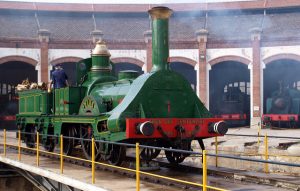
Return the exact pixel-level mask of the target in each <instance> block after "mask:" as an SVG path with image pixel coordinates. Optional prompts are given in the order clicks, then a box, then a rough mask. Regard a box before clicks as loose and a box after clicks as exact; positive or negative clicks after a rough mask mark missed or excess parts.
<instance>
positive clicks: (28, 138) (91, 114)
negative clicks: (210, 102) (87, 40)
mask: <svg viewBox="0 0 300 191" xmlns="http://www.w3.org/2000/svg"><path fill="white" fill-rule="evenodd" d="M149 14H150V15H151V18H152V63H153V67H152V71H151V72H150V73H146V74H143V75H140V76H138V73H137V72H135V71H121V72H120V73H119V74H118V77H115V76H114V75H112V72H111V70H112V63H111V61H110V53H109V50H108V49H107V47H106V44H105V43H104V42H103V41H101V42H97V44H96V47H95V49H94V50H93V52H92V55H91V58H87V59H84V60H82V61H80V62H78V63H77V71H76V72H77V86H75V87H66V88H60V89H55V90H54V91H52V92H51V93H48V92H47V91H42V90H27V91H22V92H19V99H20V102H19V109H20V110H19V114H18V115H17V126H18V128H19V129H20V130H21V131H22V132H26V133H32V134H25V135H23V136H22V140H23V141H24V142H25V143H26V144H27V146H29V147H33V146H34V145H33V144H31V143H32V142H34V135H33V134H34V133H35V132H36V131H38V132H40V133H41V134H42V135H41V139H40V140H42V143H43V145H44V147H45V149H47V150H48V151H52V150H53V149H54V147H55V145H56V144H58V142H59V139H58V138H57V137H58V136H59V135H61V134H62V135H64V136H67V137H77V138H81V139H79V140H73V139H67V138H65V139H64V141H63V147H64V153H65V154H68V155H70V154H71V153H72V150H73V148H74V147H81V148H82V150H83V153H84V154H85V156H86V158H91V144H92V143H91V141H89V139H91V138H92V137H93V138H95V140H105V141H113V142H123V143H135V142H139V143H140V144H144V145H151V146H157V147H167V148H176V149H184V150H191V141H192V140H198V141H199V143H200V146H201V148H202V149H204V145H203V141H202V140H203V139H204V138H208V137H213V136H220V135H224V134H225V133H226V132H227V126H226V124H225V123H224V122H223V121H222V120H221V119H219V118H212V117H211V114H210V113H209V111H208V110H207V109H206V108H205V106H204V105H203V103H202V102H201V101H200V100H199V98H198V97H197V95H196V94H195V93H194V91H193V89H192V88H191V86H190V84H189V83H188V81H187V80H186V79H184V78H183V77H182V76H181V75H180V74H178V73H176V72H173V71H171V70H170V68H169V65H168V57H169V43H168V41H169V39H168V31H169V30H168V19H169V17H170V16H171V14H172V11H171V10H170V9H169V8H166V7H155V8H152V9H151V10H149ZM47 135H53V136H47ZM95 149H96V159H99V158H100V157H101V158H102V159H104V160H108V161H109V162H110V163H112V164H120V163H121V162H122V160H123V159H124V156H125V155H126V148H125V147H124V146H118V145H113V146H112V145H111V144H108V143H99V142H96V143H95ZM159 152H160V151H159V150H157V149H149V148H144V149H143V150H142V151H141V158H142V159H145V160H152V159H153V158H156V157H157V156H158V154H159ZM165 154H166V157H167V159H168V160H169V162H171V163H180V162H182V161H183V160H184V159H185V158H186V157H187V155H186V154H180V153H177V152H171V151H166V152H165Z"/></svg>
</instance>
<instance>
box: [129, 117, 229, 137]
mask: <svg viewBox="0 0 300 191" xmlns="http://www.w3.org/2000/svg"><path fill="white" fill-rule="evenodd" d="M223 124H224V121H222V119H220V118H143V119H141V118H127V119H126V138H128V139H132V138H133V139H140V138H167V139H172V138H177V137H178V132H179V131H180V132H183V131H184V133H183V134H184V136H185V138H188V139H197V138H206V137H214V136H220V135H224V134H225V133H226V132H227V126H225V125H223ZM178 128H180V129H178ZM220 128H222V130H220ZM149 132H150V133H149Z"/></svg>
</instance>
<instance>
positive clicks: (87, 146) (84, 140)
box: [80, 126, 101, 160]
mask: <svg viewBox="0 0 300 191" xmlns="http://www.w3.org/2000/svg"><path fill="white" fill-rule="evenodd" d="M80 138H81V139H80V143H81V148H82V151H83V153H84V156H85V157H86V158H87V159H89V160H90V159H92V140H91V139H92V138H93V129H92V127H91V126H80ZM94 145H95V160H98V159H99V158H100V156H101V155H100V153H101V152H100V151H101V149H100V143H98V142H95V143H94Z"/></svg>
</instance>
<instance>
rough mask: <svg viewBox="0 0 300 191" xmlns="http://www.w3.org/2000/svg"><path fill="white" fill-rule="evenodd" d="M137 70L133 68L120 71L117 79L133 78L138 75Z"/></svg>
mask: <svg viewBox="0 0 300 191" xmlns="http://www.w3.org/2000/svg"><path fill="white" fill-rule="evenodd" d="M139 75H140V74H139V72H137V71H134V70H124V71H120V72H119V74H118V79H119V80H134V79H136V78H137V77H138V76H139Z"/></svg>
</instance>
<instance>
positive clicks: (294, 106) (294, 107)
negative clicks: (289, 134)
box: [262, 82, 300, 128]
mask: <svg viewBox="0 0 300 191" xmlns="http://www.w3.org/2000/svg"><path fill="white" fill-rule="evenodd" d="M299 115H300V91H299V90H297V89H295V88H290V87H283V84H282V82H279V90H277V91H275V92H273V93H272V97H270V98H267V101H266V114H264V115H263V116H262V122H263V124H264V125H265V126H268V127H271V126H272V127H288V128H295V127H299Z"/></svg>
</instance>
